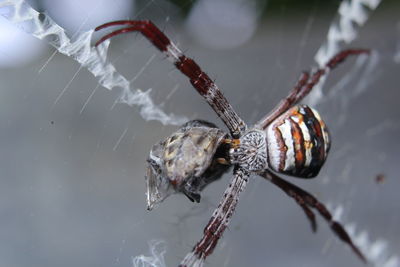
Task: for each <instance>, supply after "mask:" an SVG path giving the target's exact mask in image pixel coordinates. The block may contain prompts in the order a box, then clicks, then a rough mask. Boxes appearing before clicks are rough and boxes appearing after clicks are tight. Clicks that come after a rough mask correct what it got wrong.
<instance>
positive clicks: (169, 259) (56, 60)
mask: <svg viewBox="0 0 400 267" xmlns="http://www.w3.org/2000/svg"><path fill="white" fill-rule="evenodd" d="M219 2H220V4H221V5H222V4H223V2H224V1H219ZM237 2H238V3H239V4H240V3H241V2H240V1H237ZM249 2H250V1H249ZM380 2H381V1H373V0H370V1H367V0H364V1H362V0H358V1H357V0H352V1H343V2H342V3H341V4H340V5H339V6H331V8H330V9H325V7H324V4H323V3H322V2H318V1H314V4H312V5H310V6H308V7H306V8H303V9H302V10H301V11H297V8H298V6H297V7H296V6H292V5H291V4H290V3H289V2H288V1H283V2H278V4H276V5H277V6H278V8H275V9H274V7H273V3H272V4H271V3H269V4H267V5H266V6H265V8H266V10H267V11H266V14H265V15H263V16H261V14H258V13H257V12H255V13H254V14H253V15H254V18H253V19H246V17H245V15H243V14H244V13H243V14H242V13H240V14H241V15H240V14H237V13H234V11H235V10H236V9H235V8H225V9H224V10H225V11H226V12H231V13H232V14H235V16H237V17H238V18H241V21H243V23H244V24H243V25H255V26H254V27H256V28H254V29H253V30H252V31H250V30H249V36H250V37H246V36H240V37H239V33H238V32H234V33H233V34H232V36H234V37H235V35H236V38H233V39H229V38H230V37H229V36H223V37H222V39H226V40H230V42H229V46H226V47H224V40H219V39H218V38H217V37H216V35H218V31H217V30H218V29H217V28H218V27H214V28H213V29H210V28H207V25H202V23H203V22H204V21H202V22H201V23H198V25H197V26H196V24H195V23H194V24H193V21H195V22H196V20H195V18H196V14H197V13H196V12H200V11H201V10H202V9H204V10H208V9H207V8H210V4H209V3H208V1H197V2H193V3H192V4H193V6H192V7H191V10H190V11H189V15H187V16H186V17H184V16H182V15H181V13H180V6H176V5H174V4H171V3H169V2H167V1H162V0H156V1H148V2H147V3H146V4H145V5H141V6H140V8H139V9H137V10H135V13H134V14H133V15H132V18H143V19H145V18H151V19H155V20H156V24H157V25H159V26H160V27H161V28H162V29H164V28H165V31H166V33H167V34H168V36H170V37H171V39H172V40H173V41H175V42H177V43H178V45H179V46H180V47H181V48H182V49H183V50H184V51H185V53H187V55H188V56H191V57H194V58H195V59H196V61H198V63H199V65H200V66H202V67H203V68H204V70H205V71H206V72H207V73H209V74H210V76H211V77H214V78H216V81H217V83H218V85H219V86H220V87H221V88H222V90H223V92H224V93H225V94H226V95H227V98H228V99H229V100H230V101H231V102H232V105H233V106H234V107H235V108H236V110H237V111H238V113H239V114H241V116H243V118H244V119H245V120H246V121H248V122H249V124H251V123H252V122H255V121H256V120H257V119H258V118H260V117H261V116H262V115H263V114H264V113H265V112H266V111H268V110H270V109H271V108H272V107H273V106H274V105H275V104H276V103H277V101H278V100H279V99H280V98H281V97H283V96H284V95H285V94H286V93H287V92H288V90H289V89H290V88H291V86H292V85H293V83H294V82H295V80H296V78H297V76H298V75H299V73H300V71H302V70H307V69H309V67H310V66H316V65H321V64H323V62H325V61H326V59H327V58H329V57H330V56H332V55H333V54H334V53H335V52H336V51H338V50H340V49H342V48H344V47H366V48H371V49H373V53H372V54H371V56H370V57H368V58H366V57H359V58H357V59H351V60H349V61H347V62H346V63H345V64H343V65H342V66H340V67H338V68H337V70H335V71H334V72H332V73H330V75H329V77H328V78H327V79H325V80H324V81H322V83H321V84H319V86H318V87H317V88H316V90H314V92H313V94H312V95H310V96H309V97H308V98H307V99H306V102H307V103H308V104H310V105H312V106H316V107H317V108H318V110H319V111H320V112H321V114H322V115H323V117H324V118H325V120H326V121H327V123H328V125H329V126H330V130H331V133H332V136H333V147H332V151H331V152H330V157H329V158H328V161H327V164H326V166H325V167H324V169H323V171H322V172H321V174H320V176H319V177H318V178H317V179H315V180H312V181H308V180H307V181H303V180H296V179H292V178H288V179H289V180H290V181H291V182H294V183H296V184H298V185H300V186H302V187H303V188H304V189H306V190H308V191H310V192H311V193H313V194H315V195H316V196H318V198H319V199H320V200H321V201H322V202H324V203H326V204H328V207H329V209H330V210H331V211H332V213H333V214H334V216H335V218H336V219H337V220H339V221H340V222H342V223H343V224H344V225H345V227H346V229H347V230H348V231H349V232H350V233H351V236H352V237H353V238H354V240H355V242H356V244H357V245H358V246H360V248H361V250H362V251H363V252H364V253H365V254H366V256H367V258H368V259H369V260H370V262H371V263H372V264H371V265H373V266H385V267H392V266H400V263H399V262H400V261H399V256H398V254H397V253H398V251H399V248H400V243H399V240H398V236H400V233H399V230H398V227H397V225H398V224H399V223H400V214H399V212H398V211H399V210H400V207H399V204H398V203H400V201H399V197H398V194H397V191H396V188H398V187H399V186H400V184H399V181H398V179H397V170H396V163H397V162H398V160H399V157H398V156H397V154H398V152H397V151H398V149H399V148H400V147H399V145H398V142H397V138H398V136H399V133H400V119H399V112H398V109H397V101H396V99H398V97H399V93H398V92H397V91H398V90H397V88H396V86H397V84H398V81H399V79H398V77H397V75H396V73H398V68H399V65H398V64H399V62H400V60H399V58H400V56H399V55H400V30H399V29H400V27H399V25H400V21H399V19H398V18H397V17H396V14H398V12H399V10H400V7H399V6H398V5H397V4H396V3H391V2H390V1H386V0H385V1H382V3H380ZM187 4H188V3H185V4H183V7H184V8H188V6H187ZM242 5H243V4H242ZM255 6H256V5H255ZM255 6H253V7H251V6H250V7H246V12H247V13H245V14H249V13H251V8H254V7H255ZM18 7H19V8H18ZM213 8H215V7H213ZM270 8H271V9H272V10H273V11H268V10H270ZM336 9H337V11H335V10H336ZM36 10H37V9H36V8H35V9H33V8H31V7H30V6H29V5H27V3H26V2H24V1H21V0H19V1H0V11H1V14H2V15H3V16H5V17H7V18H8V19H9V20H10V21H12V22H13V23H15V24H17V25H18V26H19V27H20V28H22V29H23V30H24V31H26V32H28V33H29V34H31V35H34V36H36V37H38V38H43V39H44V41H43V42H47V43H49V44H50V45H51V46H53V47H54V48H56V50H57V51H54V53H53V52H49V53H48V55H44V56H42V58H41V59H40V60H39V61H37V62H36V63H33V65H31V66H28V67H25V68H21V69H18V70H13V71H11V70H10V71H8V70H6V71H4V73H3V74H0V75H1V79H2V86H3V87H4V89H3V93H2V94H3V96H2V99H3V100H2V101H3V103H2V105H1V106H2V110H3V112H1V114H3V115H1V116H4V117H3V118H4V120H3V122H4V125H5V126H7V127H5V130H4V131H3V133H2V134H3V135H4V138H2V139H3V140H5V141H2V147H3V150H4V154H3V156H2V157H3V158H2V161H1V162H2V165H0V166H1V167H2V170H4V177H6V178H7V179H5V181H4V183H3V185H2V187H3V188H4V189H3V190H4V192H2V194H0V195H2V203H4V204H3V205H2V206H1V210H2V212H3V214H4V216H5V218H7V221H6V223H5V225H4V229H3V230H1V233H2V234H3V236H4V237H5V238H4V240H5V241H4V242H3V245H2V250H0V251H4V252H2V253H5V254H4V255H2V256H1V257H0V259H1V261H2V265H5V266H15V265H17V266H32V265H38V266H39V265H41V266H63V265H65V266H71V265H77V266H89V265H96V266H102V265H104V266H110V265H112V266H175V265H177V263H178V262H179V261H180V260H181V259H182V258H183V257H184V255H185V254H186V253H187V252H188V251H190V249H191V247H192V245H194V244H195V242H196V241H197V240H198V239H199V238H200V235H201V233H202V228H203V227H204V225H205V224H206V222H207V221H208V219H209V216H210V214H211V211H212V210H213V209H214V207H215V206H216V205H217V203H218V201H219V198H220V197H221V196H220V195H221V193H222V192H223V190H224V188H225V186H226V183H227V181H228V180H229V175H227V176H225V177H224V178H223V179H222V181H218V182H216V183H215V184H213V185H212V186H210V187H209V188H207V189H206V190H205V191H204V193H203V198H202V203H200V204H199V205H194V204H192V203H190V202H188V201H187V200H186V199H185V198H184V197H182V196H174V197H171V198H170V199H168V200H167V201H165V202H164V203H163V204H162V205H161V206H160V207H159V208H158V209H157V210H155V211H152V212H151V213H147V212H146V211H145V202H144V182H143V176H144V160H145V157H146V156H147V153H148V150H149V149H150V147H151V145H152V144H153V143H155V142H157V141H158V140H160V139H162V138H163V137H165V136H167V135H168V134H170V133H171V132H172V131H173V130H174V128H173V127H169V126H163V125H168V124H172V125H178V124H181V123H182V122H183V121H184V120H185V118H184V117H183V116H182V115H185V116H187V117H189V118H191V119H193V118H206V119H208V120H210V121H213V122H217V123H218V119H217V118H216V117H215V115H214V114H213V113H212V111H210V110H209V107H208V106H207V105H206V104H204V103H203V102H201V100H200V97H198V96H197V94H196V93H195V92H193V91H194V90H192V89H191V88H190V86H189V85H188V82H187V81H186V80H185V79H184V78H183V77H181V75H180V74H179V73H178V72H177V71H176V70H174V68H173V66H171V65H170V64H169V62H167V61H166V60H164V59H163V57H162V55H160V54H159V53H158V51H156V50H155V49H154V48H153V47H151V46H150V45H149V44H148V42H146V40H143V38H142V37H140V36H135V35H126V36H124V37H118V38H116V39H115V40H113V41H112V45H111V46H110V44H109V42H107V43H106V44H105V45H104V46H101V47H100V48H99V49H98V50H96V49H94V48H93V47H91V46H90V42H91V39H92V34H93V32H92V31H87V32H79V33H77V34H74V33H73V32H70V31H68V30H65V29H64V28H63V27H61V26H60V25H59V24H58V18H57V17H53V16H51V14H50V15H49V14H47V13H46V12H45V13H44V14H41V15H40V14H39V13H38V12H37V11H36ZM199 10H200V11H199ZM95 11H96V9H95V10H94V12H95ZM396 11H397V12H396ZM203 12H204V11H203ZM210 12H211V13H212V11H210ZM214 12H215V11H214ZM201 14H202V16H204V13H201ZM211 15H212V14H211ZM211 15H210V16H211ZM89 16H90V15H88V17H87V18H85V19H88V18H89ZM224 16H226V17H227V18H229V14H224ZM221 17H223V16H222V15H221ZM246 23H247V24H246ZM235 26H237V25H235ZM239 26H240V25H239ZM239 26H237V27H239ZM196 27H198V28H196ZM202 27H203V28H202ZM222 29H224V28H223V27H222ZM214 31H215V32H214ZM242 31H244V30H242ZM204 32H211V33H212V34H211V35H207V34H206V33H204ZM226 32H228V31H226ZM49 33H52V35H49ZM202 33H204V36H202V35H201V34H202ZM228 37H229V38H228ZM246 38H247V39H246ZM94 39H96V36H95V37H94ZM187 49H189V51H187ZM312 59H314V60H315V61H313V60H312ZM93 75H94V76H95V77H96V78H93ZM103 87H104V88H107V89H110V90H111V89H112V91H107V90H102V89H101V88H103ZM115 88H119V90H118V89H117V90H115ZM137 88H143V89H144V91H142V90H139V89H137ZM149 88H153V89H152V90H150V89H149ZM119 102H122V103H125V104H128V105H129V106H133V107H134V108H131V107H129V106H126V105H123V104H122V105H119V104H117V105H116V103H119ZM174 114H178V115H174ZM143 119H144V120H143ZM148 120H157V121H160V122H161V123H162V125H161V124H159V123H153V122H152V123H149V122H147V121H148ZM218 125H220V126H221V127H223V126H222V124H221V123H218ZM396 137H397V138H396ZM378 176H380V177H385V180H384V182H376V178H377V177H378ZM8 178H13V179H8ZM243 195H244V196H243V199H242V200H241V201H240V202H239V207H238V211H237V213H236V214H235V216H234V218H233V220H232V225H231V226H230V230H228V231H227V232H226V233H225V235H224V238H223V239H222V241H221V242H220V243H219V246H218V248H217V249H216V251H215V255H213V256H211V257H210V258H209V259H208V260H207V262H206V264H207V265H208V266H244V265H246V264H247V265H252V266H264V264H265V263H268V264H269V265H271V266H299V265H300V266H302V265H304V266H338V265H343V266H363V264H362V263H361V262H359V261H358V259H357V258H356V257H355V256H354V255H353V254H352V253H351V252H350V250H348V249H347V248H346V246H344V245H343V244H342V243H341V242H339V241H338V240H337V238H336V237H335V236H333V234H332V233H331V232H330V231H329V229H328V227H326V225H325V224H324V222H323V221H322V220H319V221H318V222H319V229H318V232H317V233H316V234H312V233H311V231H310V229H309V226H308V225H307V221H306V219H305V218H304V215H303V214H302V213H301V211H300V210H299V209H298V207H297V206H296V205H294V204H293V203H292V200H290V199H288V198H287V197H286V196H284V195H282V194H281V192H279V191H278V190H275V188H273V187H272V186H271V185H270V184H268V183H266V182H265V181H263V180H261V179H253V181H251V183H250V186H249V188H248V189H247V190H246V193H244V194H243ZM148 240H152V241H150V242H148ZM149 247H150V249H149ZM99 252H101V253H99ZM6 253H8V254H6ZM0 255H1V254H0ZM44 259H46V261H45V260H44Z"/></svg>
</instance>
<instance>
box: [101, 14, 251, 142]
mask: <svg viewBox="0 0 400 267" xmlns="http://www.w3.org/2000/svg"><path fill="white" fill-rule="evenodd" d="M118 25H119V26H122V25H123V26H126V28H123V29H119V30H116V31H114V32H111V33H110V34H107V35H105V36H104V37H102V38H101V39H100V40H99V41H97V42H96V44H95V45H96V46H98V45H99V44H101V43H102V42H104V41H105V40H107V39H110V38H112V37H114V36H116V35H119V34H122V33H128V32H140V33H141V34H143V35H144V37H146V38H147V39H148V40H149V41H150V42H151V43H152V44H153V45H154V46H155V47H157V48H158V49H159V50H160V51H161V52H163V53H164V54H166V56H167V58H168V59H169V60H170V61H172V62H173V63H174V65H175V67H176V68H177V69H178V70H180V71H181V72H182V73H183V74H184V75H185V76H187V77H188V78H189V80H190V83H191V84H192V85H193V87H194V88H195V89H196V90H197V92H198V93H199V94H200V95H201V96H202V97H203V98H204V99H205V100H206V101H207V103H208V104H209V105H210V106H211V107H212V108H213V109H214V111H215V112H216V113H217V115H218V116H219V117H220V118H221V119H222V121H223V122H224V123H225V125H226V126H227V127H228V129H229V131H230V132H231V135H232V136H233V137H234V138H238V137H239V136H240V135H241V134H242V133H243V132H245V131H246V129H247V126H246V124H245V123H244V121H243V120H242V119H241V118H240V117H239V115H238V114H237V113H236V111H235V110H234V109H233V107H232V106H231V105H230V104H229V102H228V100H227V99H226V98H225V96H224V95H223V94H222V92H221V90H220V89H219V88H218V87H217V85H216V84H215V83H214V82H213V81H212V80H211V78H210V77H209V76H208V75H207V74H206V73H205V72H204V71H203V70H202V69H201V68H200V67H199V66H198V65H197V63H196V62H195V61H194V60H193V59H191V58H188V57H186V56H185V55H184V54H183V53H182V52H181V51H180V50H179V49H178V47H177V46H176V45H175V44H174V43H172V42H171V41H170V39H169V38H168V37H167V36H166V35H165V34H164V33H163V32H162V31H161V30H160V29H158V28H157V27H156V26H155V25H154V24H153V23H152V22H151V21H147V20H143V21H141V20H122V21H114V22H109V23H106V24H103V25H100V26H98V27H97V28H96V29H95V31H99V30H101V29H104V28H107V27H111V26H118Z"/></svg>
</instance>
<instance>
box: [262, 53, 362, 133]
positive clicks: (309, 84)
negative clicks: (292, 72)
mask: <svg viewBox="0 0 400 267" xmlns="http://www.w3.org/2000/svg"><path fill="white" fill-rule="evenodd" d="M369 53H370V51H369V50H368V49H348V50H343V51H341V52H339V53H337V54H336V55H334V56H333V57H332V58H331V59H330V60H329V61H328V63H326V64H325V66H324V67H322V68H320V69H317V70H316V71H315V72H314V73H313V75H312V76H311V77H310V75H309V73H308V72H303V73H302V75H301V76H300V78H299V80H298V81H297V83H296V85H295V86H294V88H293V89H292V90H291V91H290V93H289V95H288V96H287V97H285V98H284V99H283V100H281V101H280V102H279V103H278V105H277V106H276V107H275V108H274V109H273V110H272V111H271V112H270V113H268V114H267V115H266V116H265V117H264V118H262V119H261V120H260V121H258V122H257V123H256V124H255V127H256V128H258V129H266V128H267V127H268V125H269V124H270V123H271V122H273V121H274V120H275V119H276V118H278V117H279V116H280V115H281V114H282V113H284V112H285V111H286V110H288V109H289V108H290V107H292V106H294V105H296V104H297V103H299V102H300V101H301V100H302V99H303V98H304V97H306V96H307V95H308V94H309V93H310V92H311V90H312V89H313V88H314V86H315V85H316V84H317V83H318V82H319V81H320V79H321V77H322V76H324V75H325V74H327V73H328V72H329V71H330V70H332V69H334V68H335V67H336V66H337V65H338V64H340V63H342V62H343V61H344V60H346V58H347V57H349V56H352V55H360V54H369Z"/></svg>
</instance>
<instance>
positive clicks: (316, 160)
mask: <svg viewBox="0 0 400 267" xmlns="http://www.w3.org/2000/svg"><path fill="white" fill-rule="evenodd" d="M266 132H267V143H268V165H269V167H270V168H271V169H273V170H274V171H276V172H280V173H285V174H288V175H292V176H297V177H302V178H311V177H315V176H316V175H317V174H318V172H319V170H320V169H321V167H322V165H323V164H324V162H325V160H326V157H327V154H328V151H329V147H330V138H329V132H328V129H327V127H326V125H325V122H324V121H323V120H322V119H321V117H320V115H319V113H318V112H317V111H316V110H314V109H312V108H310V107H308V106H306V105H298V106H294V107H292V108H291V109H289V110H288V111H286V112H285V113H283V114H282V115H281V116H279V117H278V118H277V119H276V120H275V121H273V122H272V123H271V124H270V125H269V126H268V127H267V129H266Z"/></svg>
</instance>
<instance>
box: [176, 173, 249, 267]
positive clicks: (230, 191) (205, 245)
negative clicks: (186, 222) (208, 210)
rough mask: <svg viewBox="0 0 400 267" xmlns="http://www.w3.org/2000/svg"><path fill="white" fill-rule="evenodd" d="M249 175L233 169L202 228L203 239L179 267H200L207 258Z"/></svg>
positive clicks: (230, 215) (228, 218)
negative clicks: (215, 205) (230, 179)
mask: <svg viewBox="0 0 400 267" xmlns="http://www.w3.org/2000/svg"><path fill="white" fill-rule="evenodd" d="M248 178H249V174H248V173H247V172H246V171H244V170H243V169H241V168H238V167H235V170H234V177H233V179H232V181H231V182H230V184H229V186H228V188H227V189H226V190H225V193H224V196H223V197H222V200H221V201H220V203H219V205H218V207H217V209H216V210H215V211H214V213H213V215H212V217H211V219H210V221H209V222H208V224H207V226H206V227H205V228H204V233H203V238H202V239H201V240H200V241H199V242H198V243H197V244H196V246H195V247H194V248H193V250H192V252H190V253H188V254H187V255H186V257H185V258H184V259H183V261H182V262H181V264H180V265H179V266H180V267H189V266H201V263H202V262H203V261H204V260H205V259H206V258H207V256H209V255H210V254H211V253H212V252H213V250H214V248H215V246H216V245H217V243H218V240H219V239H220V238H221V237H222V234H223V233H224V231H225V229H226V228H227V227H228V224H229V221H230V219H231V217H232V215H233V212H234V211H235V208H236V204H237V202H238V200H239V195H240V193H241V192H242V191H243V190H244V188H245V187H246V184H247V181H248Z"/></svg>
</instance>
